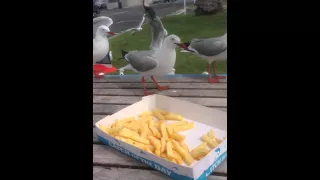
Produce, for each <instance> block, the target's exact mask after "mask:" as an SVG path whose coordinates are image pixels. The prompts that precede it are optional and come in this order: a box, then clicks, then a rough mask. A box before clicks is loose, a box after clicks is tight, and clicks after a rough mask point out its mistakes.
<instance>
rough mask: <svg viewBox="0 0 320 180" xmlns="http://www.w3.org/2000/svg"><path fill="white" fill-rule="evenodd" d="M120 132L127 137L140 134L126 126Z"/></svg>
mask: <svg viewBox="0 0 320 180" xmlns="http://www.w3.org/2000/svg"><path fill="white" fill-rule="evenodd" d="M120 133H122V134H123V135H124V136H122V137H125V138H127V137H130V136H139V134H138V133H137V132H135V131H132V130H130V129H128V128H126V127H124V128H122V129H120V130H119V131H118V134H120Z"/></svg>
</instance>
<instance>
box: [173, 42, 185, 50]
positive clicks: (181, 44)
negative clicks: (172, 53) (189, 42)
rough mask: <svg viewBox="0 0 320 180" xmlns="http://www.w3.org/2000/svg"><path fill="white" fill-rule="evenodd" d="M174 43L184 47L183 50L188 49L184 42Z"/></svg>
mask: <svg viewBox="0 0 320 180" xmlns="http://www.w3.org/2000/svg"><path fill="white" fill-rule="evenodd" d="M176 45H177V46H179V47H181V48H183V49H185V50H188V47H187V46H186V45H185V44H184V43H176Z"/></svg>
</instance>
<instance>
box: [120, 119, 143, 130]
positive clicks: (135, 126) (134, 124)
mask: <svg viewBox="0 0 320 180" xmlns="http://www.w3.org/2000/svg"><path fill="white" fill-rule="evenodd" d="M123 125H124V126H125V127H126V128H128V129H131V130H133V131H136V132H139V129H140V128H141V125H140V121H131V122H130V123H124V124H123Z"/></svg>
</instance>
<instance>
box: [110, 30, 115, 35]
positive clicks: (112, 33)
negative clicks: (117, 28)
mask: <svg viewBox="0 0 320 180" xmlns="http://www.w3.org/2000/svg"><path fill="white" fill-rule="evenodd" d="M108 33H109V34H111V35H116V34H115V33H114V32H111V31H110V32H108Z"/></svg>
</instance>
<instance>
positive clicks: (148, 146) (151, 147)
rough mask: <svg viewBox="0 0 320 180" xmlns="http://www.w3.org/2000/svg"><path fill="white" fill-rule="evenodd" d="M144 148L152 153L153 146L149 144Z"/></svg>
mask: <svg viewBox="0 0 320 180" xmlns="http://www.w3.org/2000/svg"><path fill="white" fill-rule="evenodd" d="M145 146H146V148H148V149H149V150H150V151H152V152H154V146H153V145H151V144H149V145H145Z"/></svg>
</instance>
